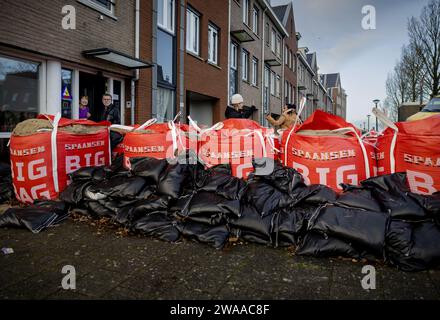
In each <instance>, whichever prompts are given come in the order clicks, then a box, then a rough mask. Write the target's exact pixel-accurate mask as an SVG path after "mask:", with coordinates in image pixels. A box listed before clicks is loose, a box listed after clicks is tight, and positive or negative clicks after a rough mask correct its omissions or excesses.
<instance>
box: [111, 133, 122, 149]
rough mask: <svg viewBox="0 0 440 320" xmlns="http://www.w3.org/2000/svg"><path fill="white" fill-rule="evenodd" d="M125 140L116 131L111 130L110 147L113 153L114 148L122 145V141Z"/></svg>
mask: <svg viewBox="0 0 440 320" xmlns="http://www.w3.org/2000/svg"><path fill="white" fill-rule="evenodd" d="M123 140H124V136H123V135H122V134H121V133H119V132H117V131H114V130H110V147H111V150H112V151H113V149H114V148H116V147H117V146H118V144H120V143H121V142H122V141H123Z"/></svg>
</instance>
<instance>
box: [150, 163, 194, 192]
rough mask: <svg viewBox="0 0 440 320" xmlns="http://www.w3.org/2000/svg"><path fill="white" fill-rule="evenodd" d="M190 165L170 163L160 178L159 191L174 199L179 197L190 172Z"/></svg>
mask: <svg viewBox="0 0 440 320" xmlns="http://www.w3.org/2000/svg"><path fill="white" fill-rule="evenodd" d="M189 166H190V165H187V164H180V163H177V164H169V165H168V166H167V167H166V168H165V170H164V171H163V172H162V174H161V176H160V178H159V183H158V185H157V192H159V193H161V194H163V195H167V196H169V197H171V198H173V199H177V198H179V196H180V195H181V194H182V190H183V187H184V186H185V182H186V181H187V179H188V175H189V173H190V171H189Z"/></svg>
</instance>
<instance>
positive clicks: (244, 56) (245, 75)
mask: <svg viewBox="0 0 440 320" xmlns="http://www.w3.org/2000/svg"><path fill="white" fill-rule="evenodd" d="M241 79H242V80H244V81H249V52H248V51H246V50H245V49H242V51H241Z"/></svg>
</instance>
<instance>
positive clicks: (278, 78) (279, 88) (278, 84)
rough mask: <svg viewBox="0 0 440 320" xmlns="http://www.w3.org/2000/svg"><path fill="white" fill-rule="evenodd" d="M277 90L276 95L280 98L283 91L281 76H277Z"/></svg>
mask: <svg viewBox="0 0 440 320" xmlns="http://www.w3.org/2000/svg"><path fill="white" fill-rule="evenodd" d="M275 90H276V92H275V95H276V96H277V97H278V98H279V97H280V91H281V77H280V76H279V75H277V84H276V88H275Z"/></svg>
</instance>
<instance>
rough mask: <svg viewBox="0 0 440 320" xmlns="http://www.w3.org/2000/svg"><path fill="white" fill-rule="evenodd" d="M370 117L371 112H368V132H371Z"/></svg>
mask: <svg viewBox="0 0 440 320" xmlns="http://www.w3.org/2000/svg"><path fill="white" fill-rule="evenodd" d="M370 117H371V114H367V118H368V122H367V123H368V132H370Z"/></svg>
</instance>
